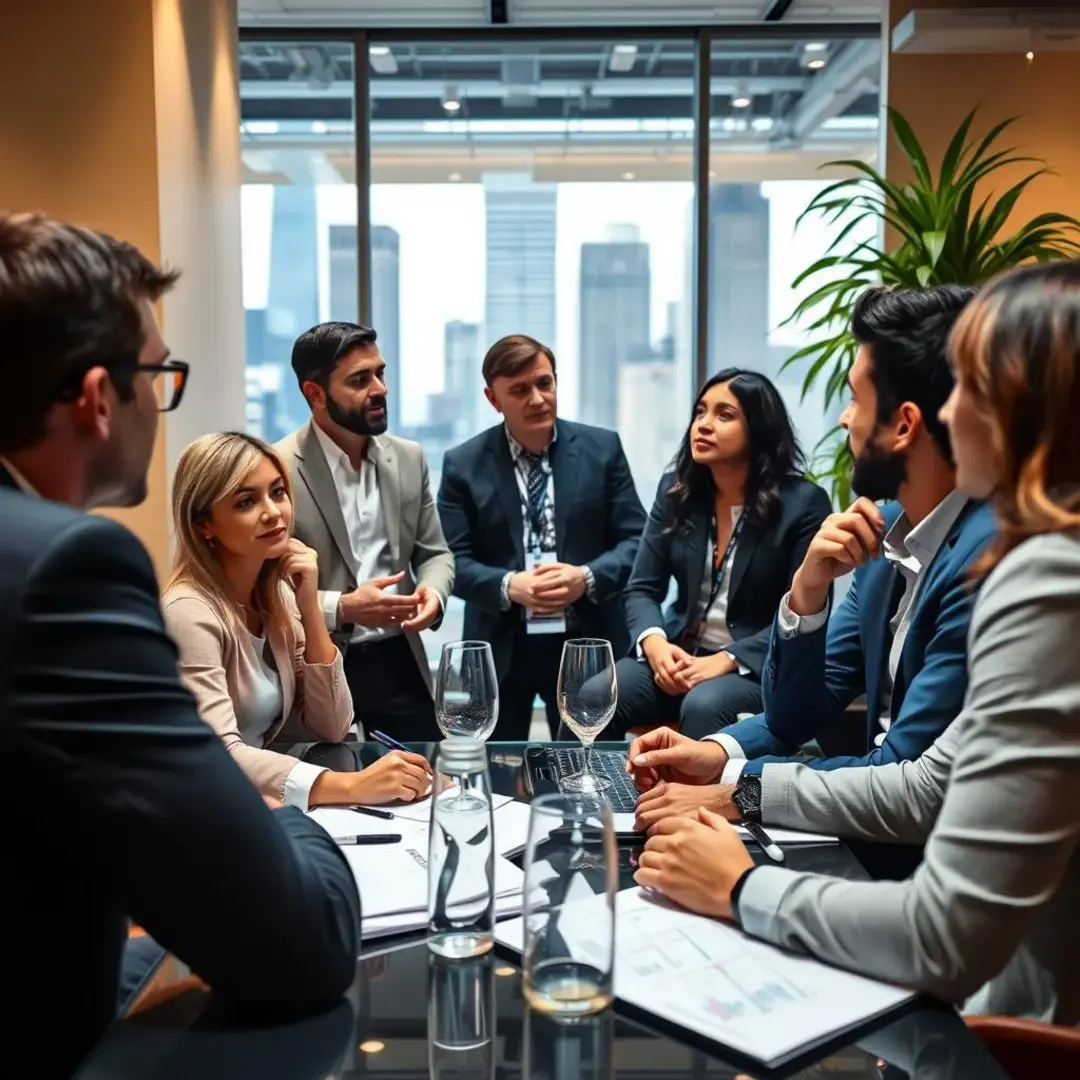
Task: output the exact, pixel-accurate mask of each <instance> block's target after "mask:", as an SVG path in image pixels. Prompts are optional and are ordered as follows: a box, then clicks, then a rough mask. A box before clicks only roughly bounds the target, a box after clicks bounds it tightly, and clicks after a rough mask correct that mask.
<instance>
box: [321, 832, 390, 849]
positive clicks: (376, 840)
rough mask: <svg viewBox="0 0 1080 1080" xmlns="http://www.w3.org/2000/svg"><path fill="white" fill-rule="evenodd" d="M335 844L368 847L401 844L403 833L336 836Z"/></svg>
mask: <svg viewBox="0 0 1080 1080" xmlns="http://www.w3.org/2000/svg"><path fill="white" fill-rule="evenodd" d="M334 843H335V844H341V845H342V846H348V847H351V846H353V845H355V846H357V847H367V846H368V845H369V844H400V843H401V833H365V834H364V835H362V836H335V837H334Z"/></svg>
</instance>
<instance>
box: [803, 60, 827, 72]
mask: <svg viewBox="0 0 1080 1080" xmlns="http://www.w3.org/2000/svg"><path fill="white" fill-rule="evenodd" d="M806 66H807V67H808V68H810V70H811V71H817V70H818V69H820V68H823V67H824V66H825V61H824V60H821V59H817V60H807V61H806Z"/></svg>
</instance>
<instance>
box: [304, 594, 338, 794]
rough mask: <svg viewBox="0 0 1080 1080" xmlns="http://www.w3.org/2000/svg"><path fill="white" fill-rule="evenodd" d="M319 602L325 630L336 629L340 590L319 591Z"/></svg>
mask: <svg viewBox="0 0 1080 1080" xmlns="http://www.w3.org/2000/svg"><path fill="white" fill-rule="evenodd" d="M319 603H320V604H321V605H322V613H323V618H324V619H325V620H326V629H327V630H336V629H337V628H338V624H337V610H338V604H340V603H341V593H340V592H321V593H319ZM305 809H307V808H306V807H305Z"/></svg>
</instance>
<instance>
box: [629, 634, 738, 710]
mask: <svg viewBox="0 0 1080 1080" xmlns="http://www.w3.org/2000/svg"><path fill="white" fill-rule="evenodd" d="M641 651H642V652H643V653H644V654H645V659H646V661H647V662H648V664H649V667H650V668H651V669H652V672H653V679H654V680H655V682H656V685H657V686H659V687H660V689H661V690H663V691H664V693H665V694H670V695H671V696H672V697H680V696H681V695H683V694H688V693H689V692H690V691H691V690H693V689H694V687H695V686H697V685H698V684H699V683H703V682H707V681H708V680H709V679H719V678H720V676H721V675H729V674H730V673H731V672H733V671H737V670H738V667H739V665H738V662H737V661H736V660H733V659H732V658H731V657H730V656H729V655H728V654H727V653H725V652H718V653H713V654H711V655H709V656H691V655H690V654H689V653H688V652H687V651H686V650H685V649H682V648H680V647H679V646H678V645H674V644H672V643H671V642H670V641H668V640H667V639H666V638H663V637H661V636H660V635H659V634H653V635H651V636H650V637H647V638H645V640H644V641H643V642H642V643H641Z"/></svg>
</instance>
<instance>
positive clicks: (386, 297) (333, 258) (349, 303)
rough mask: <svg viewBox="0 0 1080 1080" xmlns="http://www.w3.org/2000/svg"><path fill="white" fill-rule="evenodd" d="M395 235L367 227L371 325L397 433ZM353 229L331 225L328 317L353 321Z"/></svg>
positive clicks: (398, 279) (356, 294)
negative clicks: (368, 229) (369, 245)
mask: <svg viewBox="0 0 1080 1080" xmlns="http://www.w3.org/2000/svg"><path fill="white" fill-rule="evenodd" d="M398 251H399V237H398V234H397V232H396V231H395V230H394V229H392V228H390V226H389V225H372V227H371V325H372V326H373V327H374V328H375V333H376V334H378V335H379V342H378V343H379V351H380V352H381V353H382V358H383V360H385V361H386V379H387V386H386V418H387V422H388V426H389V429H390V430H391V431H398V430H399V426H400V421H401V400H400V396H399V394H400V390H401V261H400V258H399V254H398ZM358 273H359V271H358V268H357V259H356V226H355V225H331V226H330V318H331V319H335V320H338V319H339V320H341V321H343V322H358V321H359V318H358V314H357V305H358V303H359V299H360V286H359V283H358V280H357V277H358Z"/></svg>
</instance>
